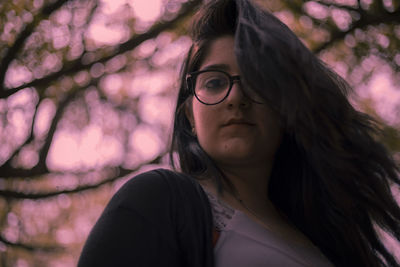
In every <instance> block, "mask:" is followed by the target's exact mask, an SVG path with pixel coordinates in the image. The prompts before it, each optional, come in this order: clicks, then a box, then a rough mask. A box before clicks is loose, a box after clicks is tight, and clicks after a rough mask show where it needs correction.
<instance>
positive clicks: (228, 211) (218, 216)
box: [205, 191, 235, 231]
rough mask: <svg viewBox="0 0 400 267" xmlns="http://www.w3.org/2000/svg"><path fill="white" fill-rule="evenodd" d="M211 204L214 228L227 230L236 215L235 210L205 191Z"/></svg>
mask: <svg viewBox="0 0 400 267" xmlns="http://www.w3.org/2000/svg"><path fill="white" fill-rule="evenodd" d="M205 192H206V194H207V197H208V199H209V200H210V204H211V212H212V215H213V222H214V227H215V228H216V229H217V230H218V231H221V230H223V229H225V227H226V225H227V224H228V222H229V220H231V219H232V217H233V215H234V214H235V210H234V209H233V208H231V207H230V206H228V205H227V204H226V203H224V202H222V201H221V200H219V199H218V198H217V197H215V196H214V195H212V194H211V193H210V192H208V191H205Z"/></svg>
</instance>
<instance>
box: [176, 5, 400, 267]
mask: <svg viewBox="0 0 400 267" xmlns="http://www.w3.org/2000/svg"><path fill="white" fill-rule="evenodd" d="M227 34H231V35H234V37H235V55H236V58H237V61H238V65H239V68H240V71H241V77H242V80H243V82H244V84H245V85H246V86H249V87H250V88H251V89H252V90H255V91H257V92H258V93H259V94H260V95H261V96H263V98H265V100H266V101H267V103H268V104H269V105H270V107H271V108H272V109H274V110H276V111H277V112H278V114H279V116H280V119H281V122H282V125H283V127H284V137H283V141H282V144H281V145H280V147H279V149H278V151H277V153H276V155H275V160H274V166H273V169H272V173H271V177H270V181H269V187H268V197H269V199H270V200H271V201H272V202H273V203H274V205H275V206H276V207H277V208H278V209H279V211H280V212H282V213H283V214H284V215H286V216H287V218H288V219H289V220H290V221H291V222H292V223H293V224H294V225H296V227H297V228H298V229H299V230H301V231H302V232H303V233H304V234H305V235H306V236H307V237H308V238H309V239H310V240H311V241H312V242H313V243H314V244H315V245H316V246H317V247H319V249H320V250H321V251H322V252H323V253H324V255H325V256H326V257H327V258H328V259H329V260H330V261H331V262H332V263H333V264H334V265H335V266H400V265H399V264H398V263H397V262H396V260H395V258H394V256H393V255H391V254H390V253H389V252H388V250H387V249H386V248H385V246H384V245H383V243H382V241H381V238H380V235H379V233H378V232H377V230H376V229H377V227H379V228H380V229H382V230H384V231H386V232H388V233H389V234H391V235H392V236H393V237H394V238H396V239H397V240H398V241H400V208H399V205H398V203H396V200H395V199H394V197H393V195H392V193H391V186H400V180H399V167H398V166H397V165H396V163H395V162H394V160H393V158H392V157H391V155H390V153H389V152H388V151H387V150H386V148H385V147H384V146H383V145H382V144H381V143H380V142H379V141H377V140H378V138H377V137H378V136H379V135H380V134H381V133H380V130H379V125H378V124H377V123H376V122H375V121H374V120H373V119H372V118H370V117H369V116H368V115H366V114H364V113H362V112H359V111H357V110H355V109H354V108H353V107H352V105H351V104H350V103H349V101H348V99H347V97H348V94H349V93H351V88H350V86H349V85H348V84H347V83H346V82H345V81H344V80H343V79H342V78H340V77H339V76H338V75H337V74H335V73H334V72H333V71H331V70H330V69H329V68H328V67H326V66H325V65H324V64H323V63H322V62H321V61H320V60H319V59H318V58H317V57H316V56H315V55H313V53H312V52H310V51H309V50H308V49H307V48H306V47H305V46H304V45H303V44H302V42H301V41H300V40H299V39H298V38H297V37H296V36H295V34H294V33H293V32H291V31H290V29H289V28H288V27H287V26H286V25H284V24H283V23H282V22H280V21H279V20H278V19H277V18H275V17H274V16H273V15H272V14H270V13H268V12H267V11H265V10H263V9H261V8H259V7H257V6H255V5H254V4H252V3H251V2H250V0H216V1H211V2H210V3H209V4H207V5H205V6H204V7H203V8H202V9H201V10H200V11H199V13H198V15H197V19H196V21H195V22H194V23H193V29H192V39H193V45H192V47H191V49H190V51H189V53H188V56H187V59H186V61H185V63H184V65H183V67H182V71H181V86H180V91H179V95H178V101H177V107H176V112H175V121H174V130H173V138H172V148H171V152H170V157H171V161H172V164H173V166H174V167H176V166H175V165H176V162H174V161H173V154H174V153H175V151H177V153H178V156H179V165H180V168H181V170H182V172H184V173H187V174H189V175H193V176H197V177H200V176H203V177H204V176H208V177H211V178H212V179H214V180H215V182H216V184H217V185H218V188H219V190H221V179H226V177H225V176H224V175H223V174H222V173H221V171H220V170H219V169H218V167H217V166H216V164H215V163H214V162H213V161H212V159H211V158H210V157H209V156H208V155H207V154H206V153H205V152H204V150H203V149H202V148H201V147H200V145H199V143H198V141H197V139H196V137H195V136H193V134H192V132H191V125H190V123H189V120H188V118H187V117H186V115H185V109H186V108H187V106H188V103H190V102H189V101H190V100H191V98H192V97H193V96H192V95H191V92H190V91H189V90H188V88H187V86H186V84H185V76H186V74H187V73H188V72H192V71H196V70H198V68H199V66H200V64H201V62H202V60H203V58H204V56H205V55H206V54H207V51H208V49H209V47H210V43H211V42H212V41H213V40H215V39H216V38H218V37H221V36H223V35H227Z"/></svg>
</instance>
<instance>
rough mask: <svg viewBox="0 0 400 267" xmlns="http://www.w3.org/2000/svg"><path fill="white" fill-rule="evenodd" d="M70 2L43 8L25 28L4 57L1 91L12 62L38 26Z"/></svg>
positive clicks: (1, 65) (0, 68) (0, 67)
mask: <svg viewBox="0 0 400 267" xmlns="http://www.w3.org/2000/svg"><path fill="white" fill-rule="evenodd" d="M67 1H69V0H58V1H56V2H54V3H52V4H49V5H47V6H45V7H44V8H42V10H41V11H40V12H39V13H38V14H37V15H36V16H35V17H34V18H33V20H32V22H31V23H29V24H27V25H26V26H25V28H24V29H23V30H22V31H21V32H20V34H19V35H18V37H17V39H16V40H15V42H14V44H13V46H11V47H10V48H9V50H8V52H7V54H6V55H5V56H4V58H3V60H2V62H1V64H0V91H1V92H3V91H4V79H5V76H6V72H7V69H8V66H9V65H10V63H11V61H12V60H13V59H14V58H15V57H16V55H17V53H18V52H19V51H20V50H21V48H22V46H23V45H24V43H25V41H26V39H27V38H28V37H29V36H30V35H31V34H32V32H33V31H34V29H35V28H36V26H37V25H39V23H40V22H41V21H42V20H43V19H46V18H48V17H49V16H50V14H51V13H52V12H53V11H54V10H56V9H58V8H60V7H61V6H62V5H63V4H64V3H66V2H67Z"/></svg>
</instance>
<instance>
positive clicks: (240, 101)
mask: <svg viewBox="0 0 400 267" xmlns="http://www.w3.org/2000/svg"><path fill="white" fill-rule="evenodd" d="M225 101H226V103H227V104H228V106H229V107H232V106H238V107H239V106H241V107H247V106H249V104H250V99H249V98H248V97H247V96H246V95H245V94H244V92H243V88H242V85H241V83H240V80H235V81H233V84H232V88H231V91H230V92H229V95H228V97H227V98H226V100H225Z"/></svg>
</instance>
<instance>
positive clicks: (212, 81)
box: [186, 70, 265, 105]
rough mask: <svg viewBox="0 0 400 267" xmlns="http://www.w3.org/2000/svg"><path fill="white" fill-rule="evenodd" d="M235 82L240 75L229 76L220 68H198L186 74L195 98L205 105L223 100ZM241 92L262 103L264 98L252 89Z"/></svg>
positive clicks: (187, 82)
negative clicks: (198, 69)
mask: <svg viewBox="0 0 400 267" xmlns="http://www.w3.org/2000/svg"><path fill="white" fill-rule="evenodd" d="M235 82H240V76H239V75H235V76H231V75H230V74H229V73H227V72H225V71H222V70H200V71H195V72H191V73H188V74H187V75H186V85H187V87H188V88H189V90H191V91H192V93H193V94H194V95H195V97H196V98H197V100H199V101H200V102H201V103H203V104H205V105H216V104H219V103H221V102H222V101H224V100H225V99H226V98H227V97H228V95H229V93H230V92H231V89H232V86H233V84H234V83H235ZM242 92H243V94H244V95H245V97H247V98H248V99H250V100H251V101H253V102H255V103H258V104H264V103H265V100H264V99H263V98H262V97H261V96H260V95H259V94H257V93H256V92H255V91H254V90H246V91H245V90H243V87H242Z"/></svg>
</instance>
